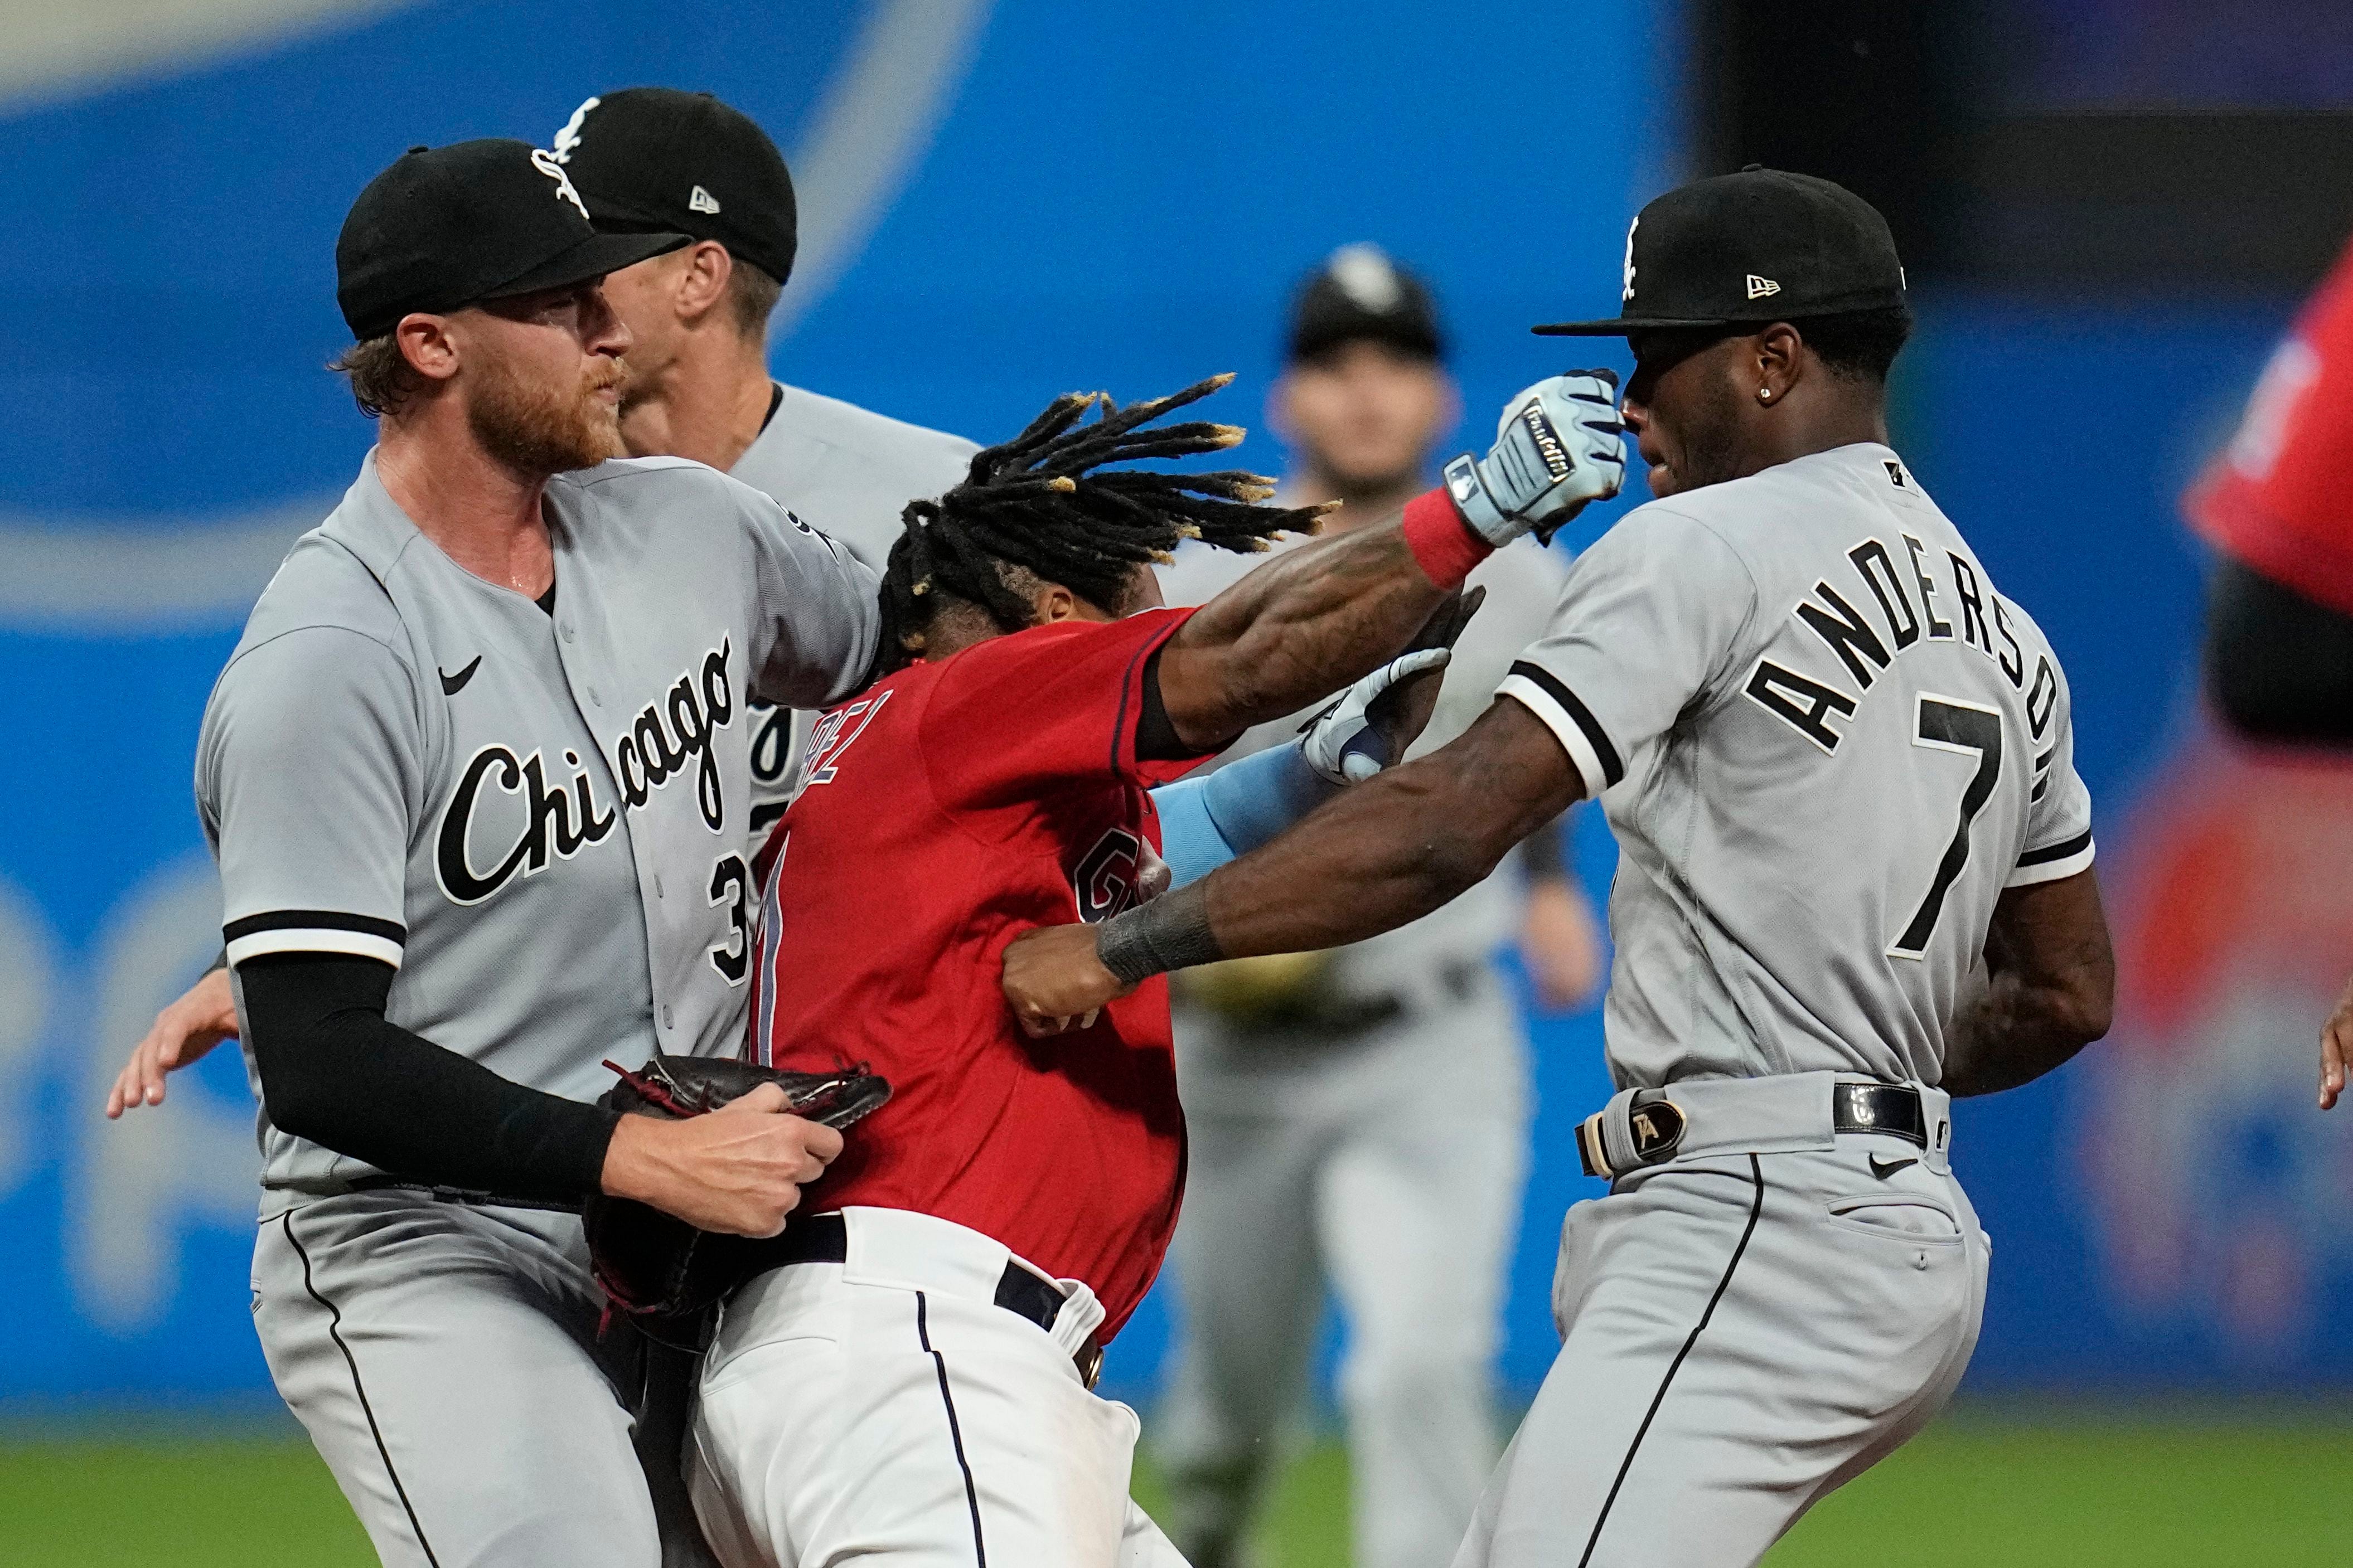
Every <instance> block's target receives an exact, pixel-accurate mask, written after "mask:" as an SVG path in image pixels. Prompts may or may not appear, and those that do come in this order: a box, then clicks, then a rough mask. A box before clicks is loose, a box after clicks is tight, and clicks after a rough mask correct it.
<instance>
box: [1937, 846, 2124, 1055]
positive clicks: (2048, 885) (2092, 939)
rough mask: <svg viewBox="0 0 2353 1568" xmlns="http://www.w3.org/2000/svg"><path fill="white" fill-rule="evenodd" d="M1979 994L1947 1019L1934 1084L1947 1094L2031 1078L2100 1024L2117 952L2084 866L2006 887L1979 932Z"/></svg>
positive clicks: (2109, 1006) (2104, 1021)
mask: <svg viewBox="0 0 2353 1568" xmlns="http://www.w3.org/2000/svg"><path fill="white" fill-rule="evenodd" d="M1985 957H1986V969H1987V972H1988V974H1989V984H1988V985H1987V987H1986V991H1985V994H1984V995H1982V996H1980V997H1978V998H1977V999H1976V1000H1975V1001H1973V1002H1971V1003H1970V1004H1969V1005H1968V1006H1967V1007H1965V1008H1963V1009H1962V1011H1961V1014H1960V1016H1959V1017H1957V1018H1956V1019H1955V1020H1954V1026H1953V1033H1952V1044H1951V1046H1950V1047H1948V1049H1947V1052H1946V1055H1945V1081H1944V1084H1943V1086H1942V1087H1943V1088H1944V1089H1946V1090H1947V1092H1949V1093H1950V1094H1952V1095H1953V1096H1954V1097H1955V1098H1956V1099H1960V1098H1964V1097H1967V1096H1969V1095H1978V1094H1992V1093H1995V1092H1997V1091H1999V1090H2001V1089H2016V1088H2017V1087H2018V1086H2019V1085H2021V1084H2023V1083H2031V1082H2033V1081H2034V1080H2035V1079H2038V1078H2041V1077H2042V1075H2043V1074H2044V1073H2047V1072H2049V1071H2051V1070H2052V1068H2057V1067H2060V1066H2062V1065H2063V1064H2064V1063H2065V1062H2066V1061H2067V1060H2068V1059H2069V1058H2072V1057H2073V1056H2074V1054H2075V1053H2076V1052H2077V1051H2080V1050H2082V1049H2083V1048H2084V1047H2085V1046H2088V1045H2090V1044H2091V1043H2092V1042H2093V1041H2094V1040H2096V1039H2098V1038H2099V1037H2101V1036H2103V1035H2105V1034H2106V1033H2107V1032H2108V1021H2109V1017H2110V1015H2111V1013H2112V1011H2113V1010H2114V1008H2115V1005H2116V953H2115V951H2114V950H2113V949H2112V948H2111V947H2110V946H2109V943H2108V921H2107V916H2106V914H2105V911H2104V910H2102V909H2101V907H2100V884H2099V882H2098V880H2097V879H2096V878H2095V877H2094V873H2092V872H2091V871H2089V870H2084V871H2078V872H2077V873H2076V874H2075V875H2073V876H2072V877H2062V878H2059V879H2056V880H2054V881H2049V882H2037V883H2032V884H2031V885H2029V886H2027V887H2023V888H2012V889H2010V890H2009V891H2008V892H2005V893H2004V894H2002V896H2001V900H2000V902H1999V903H1997V904H1996V905H1995V906H1994V913H1993V924H1992V926H1991V927H1990V928H1989V930H1988V931H1987V932H1986V946H1985Z"/></svg>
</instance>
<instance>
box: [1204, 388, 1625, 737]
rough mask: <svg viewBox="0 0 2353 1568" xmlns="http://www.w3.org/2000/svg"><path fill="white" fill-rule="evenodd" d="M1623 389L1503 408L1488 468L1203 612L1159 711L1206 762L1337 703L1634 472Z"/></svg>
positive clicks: (1289, 558)
mask: <svg viewBox="0 0 2353 1568" xmlns="http://www.w3.org/2000/svg"><path fill="white" fill-rule="evenodd" d="M1621 428H1622V427H1621V426H1620V424H1619V420H1618V410H1617V403H1616V377H1615V376H1613V375H1610V374H1609V373H1608V372H1606V371H1584V372H1577V373H1574V374H1569V375H1560V376H1554V377H1552V378H1551V379H1549V380H1547V381H1542V382H1538V383H1537V384H1535V385H1534V386H1532V387H1529V388H1528V389H1527V390H1526V391H1525V392H1523V393H1521V394H1520V395H1519V396H1517V397H1515V398H1514V399H1513V400H1512V402H1511V404H1510V405H1508V406H1507V407H1506V408H1505V409H1504V419H1503V423H1502V425H1501V426H1500V427H1499V428H1498V430H1497V433H1496V438H1495V445H1494V447H1493V448H1491V449H1490V450H1489V451H1488V453H1487V456H1486V457H1485V458H1482V459H1473V458H1470V457H1468V456H1464V457H1461V458H1456V459H1455V460H1454V461H1453V462H1451V463H1450V464H1448V465H1447V468H1446V483H1445V484H1444V485H1442V486H1440V488H1439V489H1434V490H1432V491H1430V493H1429V494H1428V495H1425V496H1421V497H1419V498H1418V499H1417V500H1413V501H1411V502H1409V503H1408V505H1407V506H1406V508H1405V510H1404V511H1403V512H1401V513H1400V514H1399V515H1398V516H1397V517H1396V518H1393V519H1391V520H1389V521H1387V522H1382V523H1377V524H1376V525H1374V526H1373V527H1371V528H1366V529H1360V530H1358V531H1356V532H1353V533H1350V534H1346V535H1345V536H1343V537H1340V538H1337V539H1327V540H1320V541H1317V542H1314V543H1311V544H1308V545H1306V546H1305V547H1303V548H1302V549H1299V550H1295V551H1293V552H1290V553H1288V554H1286V555H1284V556H1283V557H1282V559H1280V560H1277V561H1273V562H1270V563H1267V564H1266V565H1264V566H1261V567H1260V568H1259V569H1258V570H1257V571H1255V572H1252V573H1250V574H1249V575H1247V576H1245V577H1244V578H1243V579H1242V580H1241V581H1240V582H1239V583H1237V584H1234V585H1233V586H1232V587H1230V588H1229V589H1227V590H1226V591H1225V592H1224V593H1222V594H1220V595H1218V596H1217V597H1216V598H1214V599H1212V600H1210V601H1209V602H1208V604H1207V605H1203V606H1202V607H1201V608H1200V609H1199V610H1198V611H1197V612H1195V614H1194V615H1193V616H1192V617H1191V618H1190V619H1188V620H1187V622H1186V623H1185V625H1184V626H1183V627H1182V628H1180V629H1179V630H1178V631H1177V632H1176V635H1175V636H1174V637H1170V638H1169V639H1168V642H1167V644H1166V646H1165V647H1163V648H1162V649H1161V652H1160V656H1159V665H1158V674H1159V683H1160V698H1161V703H1162V705H1163V707H1164V709H1165V710H1166V713H1167V716H1168V720H1169V722H1170V724H1171V726H1172V727H1173V728H1174V729H1175V731H1176V736H1177V739H1178V740H1180V741H1182V742H1185V743H1186V744H1187V746H1192V747H1197V748H1199V749H1202V750H1209V749H1214V748H1216V747H1219V746H1222V745H1224V744H1225V743H1226V742H1229V741H1230V740H1232V739H1233V738H1234V737H1235V736H1236V735H1239V734H1240V733H1241V732H1242V731H1244V730H1247V729H1249V728H1250V726H1251V725H1253V724H1261V723H1264V722H1266V721H1268V720H1271V719H1279V718H1281V717H1282V715H1284V714H1286V713H1292V712H1295V711H1297V710H1299V709H1301V708H1303V707H1304V706H1305V705H1306V704H1308V703H1310V702H1313V701H1315V700H1317V699H1319V698H1322V697H1324V696H1327V695H1329V694H1330V693H1332V692H1334V691H1336V690H1338V689H1340V688H1341V687H1343V686H1345V685H1346V684H1347V683H1348V682H1350V681H1352V680H1354V679H1356V678H1357V677H1358V676H1361V675H1363V674H1365V673H1366V671H1368V670H1370V669H1372V668H1374V667H1375V666H1377V665H1378V664H1380V663H1381V662H1382V661H1383V660H1385V659H1387V658H1390V657H1391V656H1392V655H1394V654H1395V653H1397V651H1398V649H1399V648H1401V647H1405V645H1406V642H1407V639H1408V638H1409V637H1413V636H1414V634H1415V633H1416V631H1417V630H1419V628H1420V627H1421V626H1423V624H1424V623H1425V622H1427V621H1429V620H1430V618H1431V615H1432V613H1433V612H1434V611H1436V610H1437V609H1438V608H1439V606H1440V605H1441V604H1442V603H1443V602H1444V601H1445V600H1446V598H1447V596H1448V595H1451V594H1452V593H1453V592H1454V591H1455V590H1456V589H1458V588H1459V587H1461V584H1462V580H1463V579H1464V578H1465V577H1467V576H1468V575H1469V574H1470V573H1471V570H1472V567H1474V566H1476V565H1477V564H1478V563H1480V562H1481V561H1482V560H1483V559H1485V557H1486V556H1487V555H1488V554H1489V553H1491V552H1493V551H1494V550H1495V549H1497V548H1498V547H1500V546H1502V545H1504V544H1508V543H1510V542H1512V541H1513V540H1514V539H1517V538H1519V537H1520V536H1521V535H1522V534H1525V533H1535V534H1536V535H1537V536H1538V537H1539V538H1545V537H1549V535H1550V533H1551V531H1553V530H1554V529H1556V528H1558V527H1559V526H1560V525H1561V524H1562V523H1563V522H1566V521H1567V520H1568V519H1570V518H1572V517H1574V516H1576V515H1577V512H1578V511H1580V510H1583V509H1584V507H1585V505H1586V504H1587V503H1588V501H1592V500H1599V499H1602V498H1605V497H1609V496H1613V495H1616V494H1617V493H1618V488H1619V486H1620V483H1622V482H1623V480H1624V479H1625V473H1626V458H1625V443H1624V437H1623V436H1622V435H1621V434H1620V431H1621Z"/></svg>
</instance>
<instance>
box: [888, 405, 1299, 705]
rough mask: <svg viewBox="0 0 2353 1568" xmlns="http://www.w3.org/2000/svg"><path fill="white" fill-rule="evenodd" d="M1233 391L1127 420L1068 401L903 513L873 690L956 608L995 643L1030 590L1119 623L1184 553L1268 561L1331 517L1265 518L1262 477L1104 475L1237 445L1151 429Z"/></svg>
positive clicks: (1231, 429) (1123, 413) (1219, 430)
mask: <svg viewBox="0 0 2353 1568" xmlns="http://www.w3.org/2000/svg"><path fill="white" fill-rule="evenodd" d="M1231 380H1233V377H1232V376H1231V375H1219V376H1212V377H1210V378H1209V379H1208V380H1207V381H1202V382H1196V383H1195V384H1192V385H1191V386H1188V387H1187V388H1186V389H1185V390H1184V391H1182V392H1178V393H1174V394H1172V395H1169V396H1166V397H1156V398H1153V399H1150V400H1148V401H1146V402H1143V403H1131V404H1129V405H1127V406H1126V407H1124V408H1122V407H1120V406H1119V405H1116V404H1114V403H1113V401H1112V399H1111V396H1110V395H1109V394H1107V393H1102V392H1071V393H1065V394H1063V395H1061V396H1060V397H1058V398H1056V399H1054V401H1053V402H1052V403H1050V404H1049V405H1046V409H1045V412H1043V413H1041V414H1039V416H1038V417H1037V418H1035V419H1033V420H1031V421H1030V422H1029V428H1027V429H1025V430H1023V431H1022V432H1021V434H1019V435H1018V436H1016V437H1013V439H1012V440H1010V441H1008V442H1006V443H1005V444H1004V445H1002V446H998V447H987V448H986V449H984V450H982V451H979V452H976V453H975V454H974V455H973V459H972V468H971V470H970V472H968V473H967V474H966V475H965V479H964V481H963V482H962V483H961V484H958V485H957V486H955V488H954V489H951V490H949V491H948V492H947V493H946V494H945V495H943V496H941V497H940V498H939V499H938V500H917V501H913V502H910V503H909V504H908V507H907V509H906V510H905V511H903V512H902V513H901V514H900V518H901V521H902V523H903V524H904V530H903V531H902V532H901V534H900V535H899V539H898V542H896V543H895V544H893V545H892V547H891V559H890V563H889V564H888V565H887V566H886V568H885V569H884V571H883V574H882V633H883V635H882V647H881V653H880V655H879V660H878V664H877V668H876V669H875V675H876V677H877V678H878V679H879V678H880V677H881V676H884V675H888V674H890V673H892V671H894V670H897V669H901V668H904V667H905V666H906V665H907V664H909V663H910V662H912V661H913V659H914V658H917V657H919V656H920V655H921V654H922V653H923V648H924V646H925V644H926V642H927V641H928V638H929V634H930V632H931V629H932V626H933V623H934V620H935V619H937V618H938V616H940V614H941V613H942V611H943V610H944V609H946V608H947V607H948V606H949V605H954V604H955V603H958V602H961V603H963V604H967V605H973V606H976V608H978V609H979V610H980V611H982V612H983V613H984V614H986V615H987V616H988V618H989V619H990V620H991V621H992V622H994V623H995V624H996V626H997V630H998V631H1000V632H1016V631H1020V630H1022V629H1023V628H1024V627H1027V626H1029V625H1030V624H1031V622H1032V618H1033V616H1034V610H1033V608H1032V605H1031V598H1030V595H1031V593H1033V592H1034V591H1035V589H1036V587H1037V585H1038V584H1039V583H1059V584H1061V585H1062V586H1063V587H1066V588H1068V589H1069V590H1070V591H1071V593H1073V594H1075V595H1078V596H1079V597H1081V598H1082V599H1084V600H1086V601H1087V602H1088V603H1090V604H1092V605H1099V606H1101V607H1102V608H1103V609H1105V610H1108V611H1110V612H1112V613H1113V614H1114V615H1116V614H1118V613H1119V612H1120V611H1121V610H1122V609H1123V608H1124V606H1125V605H1126V602H1127V599H1128V597H1129V594H1130V591H1131V589H1132V587H1133V585H1134V574H1135V572H1136V569H1137V568H1138V567H1139V566H1142V565H1145V563H1152V562H1166V561H1167V560H1168V558H1169V552H1171V551H1173V550H1175V549H1176V545H1177V542H1179V541H1181V540H1186V539H1198V540H1200V541H1201V542H1204V543H1207V544H1213V545H1215V546H1217V547H1218V548H1219V549H1220V550H1231V551H1236V552H1245V551H1259V550H1264V549H1265V548H1266V547H1267V542H1268V541H1269V540H1270V539H1271V538H1272V537H1273V536H1274V535H1276V534H1279V533H1290V532H1299V533H1313V532H1314V531H1315V529H1316V527H1317V521H1318V520H1319V519H1320V518H1321V517H1322V516H1323V514H1324V512H1325V511H1327V510H1330V508H1329V506H1328V505H1319V506H1309V507H1293V508H1283V507H1270V506H1264V505H1261V504H1260V503H1261V502H1262V501H1264V500H1266V499H1267V498H1268V497H1270V496H1271V495H1273V494H1274V481H1273V480H1272V479H1267V478H1265V477H1264V476H1262V475H1259V474H1250V473H1242V472H1239V471H1226V472H1219V473H1207V474H1187V473H1171V472H1167V471H1165V470H1160V469H1152V468H1121V469H1116V470H1112V471H1104V470H1105V469H1106V468H1107V466H1108V465H1110V464H1113V463H1129V462H1134V461H1137V460H1139V459H1143V458H1187V457H1191V456H1193V455H1195V454H1197V453H1200V452H1217V451H1222V450H1224V449H1225V448H1226V447H1231V446H1233V445H1235V444H1236V443H1237V442H1239V441H1240V440H1241V438H1242V431H1241V428H1240V426H1233V425H1213V424H1210V423H1208V421H1206V420H1194V421H1187V422H1184V423H1180V424H1176V425H1163V426H1154V425H1153V421H1155V420H1156V419H1158V418H1159V417H1160V416H1163V415H1165V414H1167V413H1169V412H1170V411H1172V410H1174V409H1178V408H1182V407H1184V406H1185V405H1187V404H1190V403H1197V402H1198V401H1200V400H1201V399H1202V398H1204V397H1207V396H1208V395H1209V394H1211V393H1213V392H1215V391H1217V390H1218V389H1219V387H1221V386H1224V385H1225V384H1227V383H1228V382H1229V381H1231ZM1090 411H1092V412H1093V413H1094V414H1095V417H1094V418H1093V419H1092V420H1089V419H1088V418H1087V417H1086V416H1087V415H1088V413H1089V412H1090Z"/></svg>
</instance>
